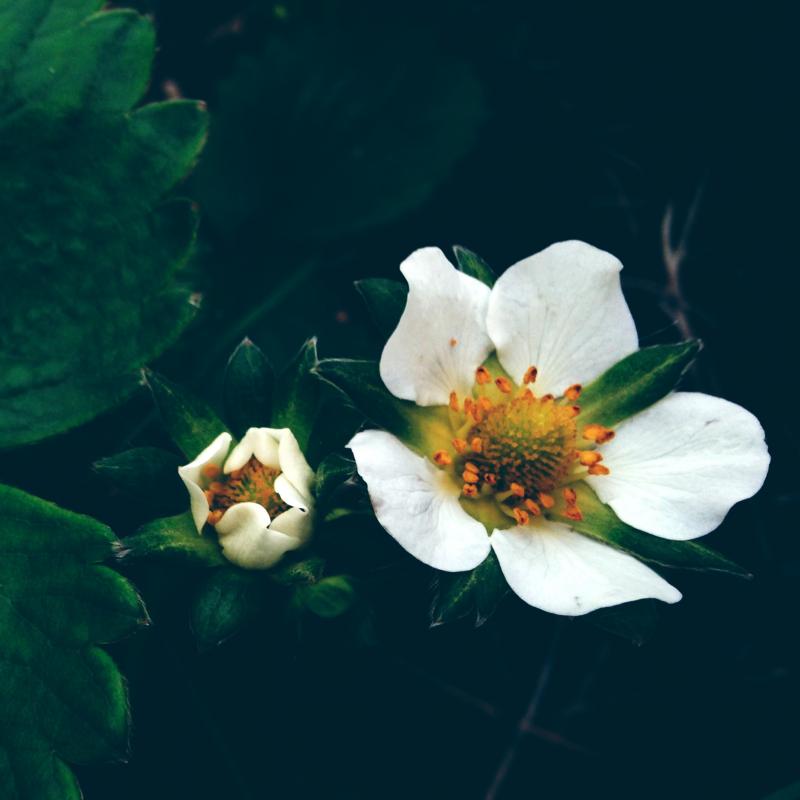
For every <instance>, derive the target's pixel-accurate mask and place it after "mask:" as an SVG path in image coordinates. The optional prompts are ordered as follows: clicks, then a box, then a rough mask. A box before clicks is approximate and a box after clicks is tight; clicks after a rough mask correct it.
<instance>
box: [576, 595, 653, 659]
mask: <svg viewBox="0 0 800 800" xmlns="http://www.w3.org/2000/svg"><path fill="white" fill-rule="evenodd" d="M658 618H659V609H658V603H657V602H656V601H655V600H638V601H636V602H635V603H622V604H621V605H618V606H610V607H609V608H599V609H598V610H597V611H593V612H592V613H591V614H587V615H586V616H585V617H584V619H585V620H586V621H587V622H591V623H593V624H594V625H597V627H598V628H601V629H602V630H604V631H606V632H607V633H613V634H614V635H615V636H619V637H620V638H622V639H627V640H628V641H629V642H630V643H631V644H635V645H636V646H637V647H641V646H642V645H643V644H644V643H645V642H646V641H647V640H648V639H650V638H651V637H652V635H653V634H654V633H655V630H656V628H657V627H658Z"/></svg>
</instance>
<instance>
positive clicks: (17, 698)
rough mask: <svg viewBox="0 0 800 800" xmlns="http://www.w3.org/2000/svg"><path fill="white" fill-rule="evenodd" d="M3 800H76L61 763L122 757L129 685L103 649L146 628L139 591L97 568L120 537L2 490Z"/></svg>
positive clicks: (20, 494)
mask: <svg viewBox="0 0 800 800" xmlns="http://www.w3.org/2000/svg"><path fill="white" fill-rule="evenodd" d="M0 505H2V508H3V514H2V516H0V797H3V798H18V800H79V798H80V797H81V793H80V790H79V789H78V785H77V782H76V781H75V778H74V777H73V775H72V773H71V772H70V770H69V769H68V768H67V767H66V765H65V764H64V761H67V762H74V763H82V764H83V763H87V762H92V761H108V760H110V759H120V758H123V757H125V755H126V754H127V748H128V732H129V722H130V719H129V711H128V693H127V689H126V685H125V681H124V680H123V678H122V676H121V675H120V673H119V671H118V670H117V667H116V665H115V664H114V662H113V661H112V659H111V658H110V657H109V656H108V654H107V653H105V652H104V651H103V650H101V649H100V648H99V647H97V646H96V645H97V644H102V643H107V642H113V641H116V640H118V639H120V638H122V637H124V636H127V635H129V634H131V633H133V632H134V631H135V630H137V629H138V628H140V627H141V626H143V625H146V624H147V615H146V612H145V610H144V607H143V606H142V604H141V601H140V599H139V596H138V595H137V593H136V591H135V590H134V588H133V586H131V584H130V583H129V582H128V581H127V580H125V579H124V578H123V577H122V576H121V575H118V574H117V573H116V572H114V571H113V570H111V569H109V568H108V567H106V566H102V565H101V564H100V563H99V562H101V561H103V560H104V559H106V558H108V557H109V556H111V554H112V551H113V547H114V545H115V543H116V540H115V538H114V535H113V533H112V532H111V531H110V530H109V529H108V528H107V527H106V526H105V525H102V524H101V523H100V522H97V521H96V520H94V519H91V518H90V517H85V516H82V515H79V514H73V513H71V512H69V511H64V510H63V509H61V508H58V507H57V506H55V505H53V504H52V503H47V502H45V501H44V500H40V499H39V498H37V497H33V496H31V495H29V494H26V493H25V492H21V491H19V490H18V489H12V488H10V487H8V486H0Z"/></svg>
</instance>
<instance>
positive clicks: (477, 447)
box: [469, 436, 483, 453]
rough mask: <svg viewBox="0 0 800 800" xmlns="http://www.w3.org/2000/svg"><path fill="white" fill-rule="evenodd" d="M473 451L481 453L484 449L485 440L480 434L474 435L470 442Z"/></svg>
mask: <svg viewBox="0 0 800 800" xmlns="http://www.w3.org/2000/svg"><path fill="white" fill-rule="evenodd" d="M469 446H470V447H471V448H472V452H473V453H480V452H481V450H483V440H482V439H481V437H480V436H473V437H472V440H471V441H470V443H469Z"/></svg>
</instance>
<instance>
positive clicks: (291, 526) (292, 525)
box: [269, 508, 314, 544]
mask: <svg viewBox="0 0 800 800" xmlns="http://www.w3.org/2000/svg"><path fill="white" fill-rule="evenodd" d="M313 525H314V515H313V512H311V511H303V509H301V508H290V509H289V510H288V511H284V512H283V513H282V514H278V516H277V517H275V519H274V520H272V524H271V525H270V526H269V527H270V530H272V531H279V532H280V533H285V534H286V535H287V536H293V537H294V538H295V539H298V540H300V541H301V542H302V543H303V544H305V543H306V542H307V541H308V540H309V538H310V537H311V529H312V527H313Z"/></svg>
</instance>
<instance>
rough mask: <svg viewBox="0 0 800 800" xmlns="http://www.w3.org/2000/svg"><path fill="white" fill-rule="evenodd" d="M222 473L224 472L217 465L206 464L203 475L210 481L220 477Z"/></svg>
mask: <svg viewBox="0 0 800 800" xmlns="http://www.w3.org/2000/svg"><path fill="white" fill-rule="evenodd" d="M221 472H222V470H221V469H220V468H219V467H218V466H217V465H216V464H206V465H205V466H204V467H203V475H205V477H206V478H209V479H212V478H216V477H218V476H219V474H220V473H221Z"/></svg>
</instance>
